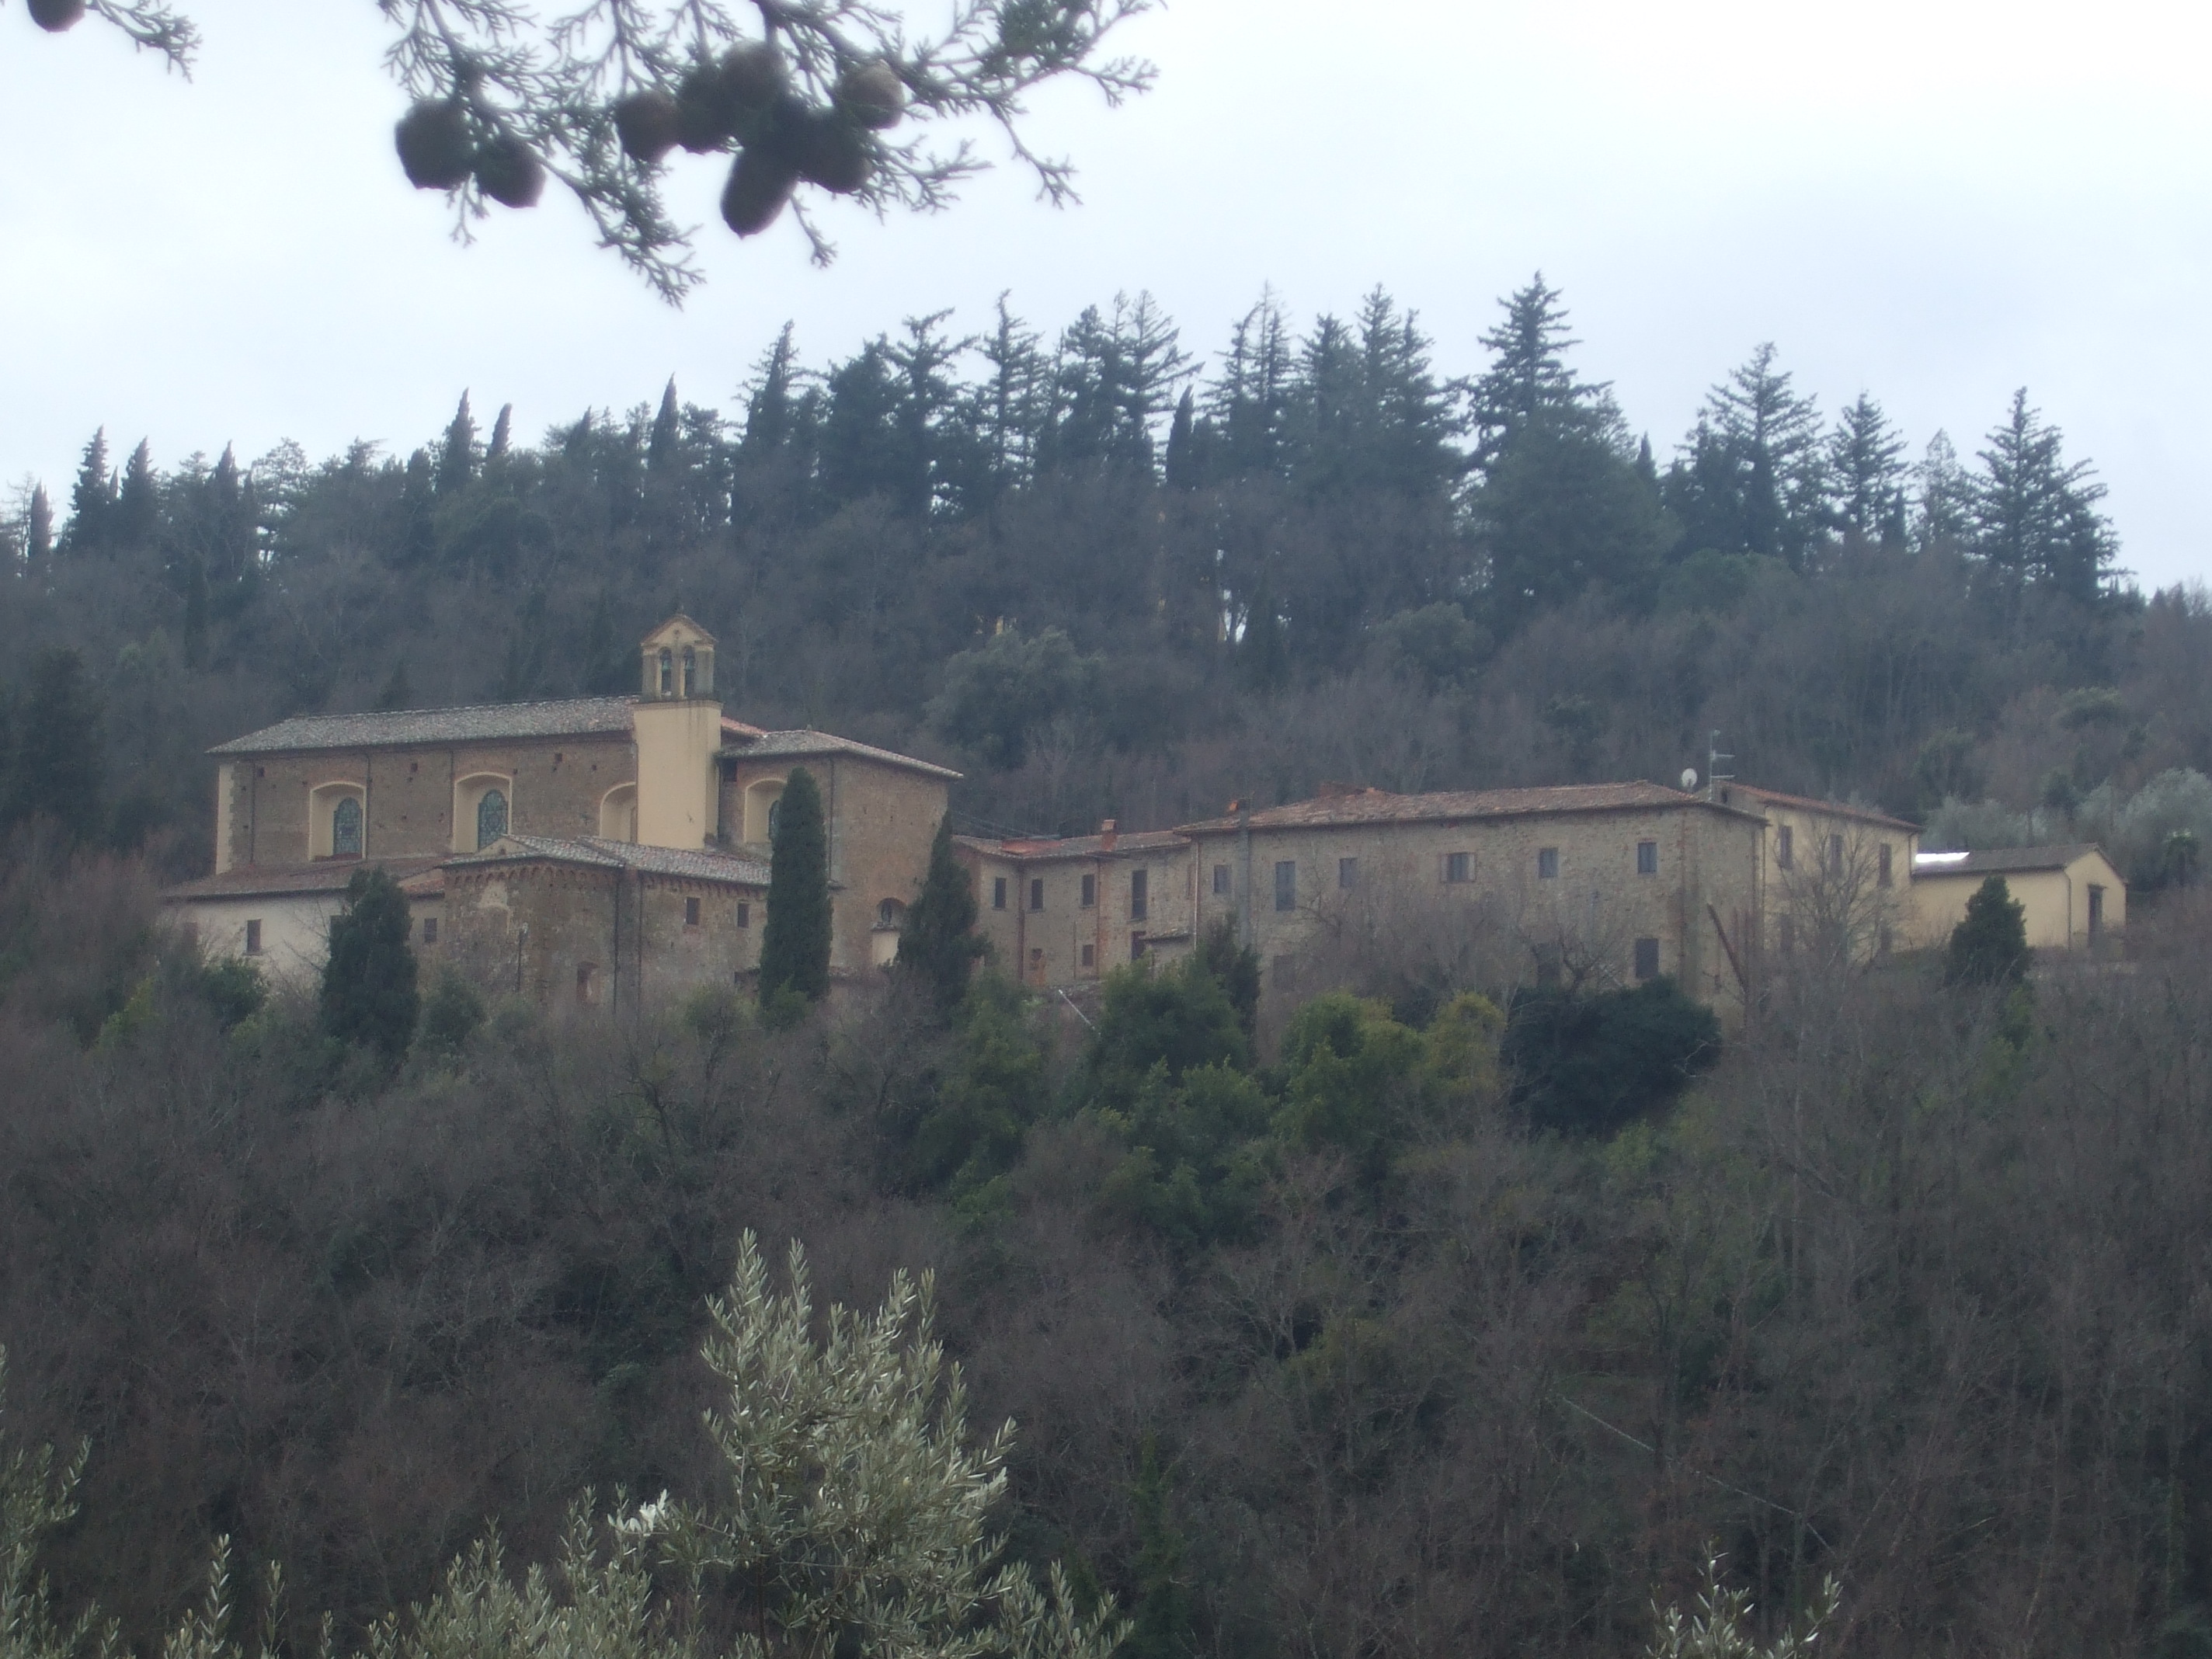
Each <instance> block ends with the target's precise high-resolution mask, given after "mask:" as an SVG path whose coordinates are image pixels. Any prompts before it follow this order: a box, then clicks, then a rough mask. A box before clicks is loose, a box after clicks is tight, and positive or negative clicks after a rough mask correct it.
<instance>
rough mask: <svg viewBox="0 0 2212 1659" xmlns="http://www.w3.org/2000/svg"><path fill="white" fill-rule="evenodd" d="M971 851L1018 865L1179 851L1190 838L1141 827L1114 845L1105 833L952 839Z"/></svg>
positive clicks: (1114, 840)
mask: <svg viewBox="0 0 2212 1659" xmlns="http://www.w3.org/2000/svg"><path fill="white" fill-rule="evenodd" d="M952 839H953V840H954V841H955V842H957V843H958V844H959V845H960V846H962V847H964V848H968V850H969V851H970V852H972V853H980V854H982V855H983V856H984V857H986V858H996V859H1011V860H1013V861H1014V862H1015V863H1018V864H1038V863H1042V862H1045V861H1046V860H1052V859H1099V858H1108V859H1111V858H1120V857H1121V855H1122V854H1126V853H1157V852H1179V851H1181V850H1182V848H1186V847H1188V846H1189V845H1190V837H1189V836H1186V835H1183V834H1182V833H1181V832H1180V831H1177V830H1174V829H1138V830H1131V831H1127V832H1125V833H1122V834H1119V835H1116V836H1115V837H1114V839H1113V845H1111V846H1110V847H1109V845H1107V840H1106V837H1105V836H1064V837H1060V838H1058V839H1045V838H1041V837H1029V836H1006V837H1004V838H1002V839H1000V840H996V841H994V840H992V839H990V838H989V837H987V836H954V837H953V838H952Z"/></svg>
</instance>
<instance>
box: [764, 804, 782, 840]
mask: <svg viewBox="0 0 2212 1659" xmlns="http://www.w3.org/2000/svg"><path fill="white" fill-rule="evenodd" d="M782 822H783V797H782V796H781V795H778V796H777V797H776V798H775V799H774V800H772V801H770V802H769V804H768V838H769V844H770V845H771V846H773V845H774V844H775V829H776V826H777V825H778V824H780V823H782Z"/></svg>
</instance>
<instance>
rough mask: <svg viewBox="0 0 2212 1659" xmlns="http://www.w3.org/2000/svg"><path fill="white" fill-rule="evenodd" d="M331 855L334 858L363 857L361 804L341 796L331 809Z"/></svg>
mask: <svg viewBox="0 0 2212 1659" xmlns="http://www.w3.org/2000/svg"><path fill="white" fill-rule="evenodd" d="M331 856H332V857H334V858H359V857H360V856H361V803H360V802H359V801H357V800H356V799H354V798H353V797H352V796H351V795H344V796H341V797H340V798H339V799H338V804H337V805H336V806H333V807H332V808H331Z"/></svg>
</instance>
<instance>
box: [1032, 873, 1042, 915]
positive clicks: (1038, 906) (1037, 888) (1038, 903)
mask: <svg viewBox="0 0 2212 1659" xmlns="http://www.w3.org/2000/svg"><path fill="white" fill-rule="evenodd" d="M1043 908H1044V878H1043V877H1042V876H1037V877H1035V878H1032V879H1031V880H1030V909H1032V910H1042V909H1043Z"/></svg>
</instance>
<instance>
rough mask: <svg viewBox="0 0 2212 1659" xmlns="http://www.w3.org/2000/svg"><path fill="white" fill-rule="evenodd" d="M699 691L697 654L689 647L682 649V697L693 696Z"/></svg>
mask: <svg viewBox="0 0 2212 1659" xmlns="http://www.w3.org/2000/svg"><path fill="white" fill-rule="evenodd" d="M698 690H699V653H697V652H696V651H694V650H693V649H692V648H691V647H690V646H688V645H687V646H685V647H684V696H687V697H689V696H696V695H697V694H698Z"/></svg>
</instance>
